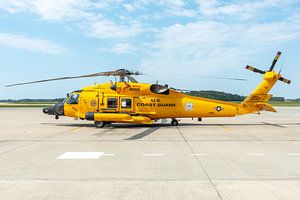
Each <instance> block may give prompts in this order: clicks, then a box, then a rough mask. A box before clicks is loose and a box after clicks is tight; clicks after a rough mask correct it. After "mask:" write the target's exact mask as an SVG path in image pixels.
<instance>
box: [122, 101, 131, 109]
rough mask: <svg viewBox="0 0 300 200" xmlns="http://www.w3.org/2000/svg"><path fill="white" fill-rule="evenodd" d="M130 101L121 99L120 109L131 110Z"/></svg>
mask: <svg viewBox="0 0 300 200" xmlns="http://www.w3.org/2000/svg"><path fill="white" fill-rule="evenodd" d="M131 105H132V99H122V103H121V107H122V108H131Z"/></svg>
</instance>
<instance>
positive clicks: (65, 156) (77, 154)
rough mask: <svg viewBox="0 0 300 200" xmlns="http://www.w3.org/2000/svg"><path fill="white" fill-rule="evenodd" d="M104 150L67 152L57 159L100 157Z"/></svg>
mask: <svg viewBox="0 0 300 200" xmlns="http://www.w3.org/2000/svg"><path fill="white" fill-rule="evenodd" d="M103 154H104V152H65V153H63V154H62V155H60V156H58V157H57V158H56V159H59V160H64V159H99V158H100V157H101V156H102V155H103Z"/></svg>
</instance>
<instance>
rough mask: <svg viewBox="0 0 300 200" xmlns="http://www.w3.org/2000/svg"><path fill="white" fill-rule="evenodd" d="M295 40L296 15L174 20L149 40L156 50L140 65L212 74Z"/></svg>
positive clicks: (299, 34) (299, 23)
mask: <svg viewBox="0 0 300 200" xmlns="http://www.w3.org/2000/svg"><path fill="white" fill-rule="evenodd" d="M296 40H300V17H299V16H295V17H291V18H288V19H284V20H283V21H280V22H273V23H260V24H257V23H251V22H249V23H224V22H216V21H206V22H201V21H200V22H195V23H188V24H186V25H181V24H176V25H172V26H169V27H167V28H164V29H163V30H162V31H161V33H160V34H159V35H158V38H157V41H156V42H154V43H153V44H150V47H152V48H154V49H155V50H156V51H155V50H154V51H151V52H150V56H149V58H147V59H145V60H144V61H143V64H142V66H141V67H142V70H143V71H146V72H149V74H153V73H155V72H159V73H160V74H166V73H167V74H169V75H171V74H172V73H178V72H180V74H201V73H204V74H210V73H212V74H213V73H215V72H217V71H218V72H220V71H222V70H224V71H225V69H226V70H229V69H236V68H238V67H240V65H241V64H248V63H245V62H246V60H249V58H250V57H251V55H253V54H257V53H258V52H266V51H269V50H275V51H276V50H278V49H277V47H278V46H280V45H281V44H283V43H287V42H290V41H296ZM162 66H163V67H162ZM220 67H222V68H220ZM183 69H184V70H183Z"/></svg>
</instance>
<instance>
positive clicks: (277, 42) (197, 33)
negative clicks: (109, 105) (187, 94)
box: [0, 0, 300, 99]
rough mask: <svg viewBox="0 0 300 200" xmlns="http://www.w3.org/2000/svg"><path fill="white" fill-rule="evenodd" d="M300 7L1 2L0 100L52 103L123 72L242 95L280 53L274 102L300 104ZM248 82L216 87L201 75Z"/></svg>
mask: <svg viewBox="0 0 300 200" xmlns="http://www.w3.org/2000/svg"><path fill="white" fill-rule="evenodd" d="M299 1H300V0H244V1H240V0H226V1H219V0H194V1H184V0H132V1H125V0H101V1H97V0H0V55H1V56H0V58H1V59H0V70H1V71H0V99H21V98H57V97H64V96H65V95H66V93H68V92H71V91H74V90H77V89H81V88H82V87H84V86H86V85H91V84H94V83H101V82H107V81H109V80H114V79H113V78H112V77H97V78H87V79H77V80H65V81H56V82H47V83H39V84H33V85H24V86H18V87H11V88H5V87H4V85H7V84H12V83H18V82H24V81H32V80H39V79H47V78H55V77H61V76H76V75H84V74H90V73H96V72H102V71H110V70H116V69H120V68H126V69H130V70H138V71H140V72H142V73H144V74H145V75H143V76H138V77H136V78H137V79H138V80H139V81H140V82H146V83H155V82H156V81H158V82H159V83H160V84H168V85H169V86H171V87H174V88H184V89H191V90H218V91H225V92H231V93H236V94H240V95H248V94H249V93H250V92H251V91H252V90H253V89H254V88H255V87H256V86H257V85H258V84H259V83H260V81H261V80H262V76H261V75H260V74H255V73H252V72H250V71H248V70H245V66H246V65H247V64H248V65H252V66H255V67H257V68H259V69H262V70H267V69H268V68H269V67H270V65H271V63H272V60H273V59H274V56H275V55H276V53H277V51H278V50H280V51H282V56H281V58H280V59H279V61H278V63H277V65H276V67H275V70H277V71H279V70H280V69H281V68H282V70H281V74H282V75H283V76H284V77H285V78H288V79H291V80H292V84H291V85H287V84H284V83H282V82H278V83H277V84H276V86H275V87H274V88H273V90H272V91H271V93H272V94H273V95H274V96H284V97H286V98H299V97H300V80H299V75H300V68H299V63H300V62H299V61H300V54H299V50H300V48H299V47H300V2H299ZM203 75H204V76H224V77H236V78H245V79H247V81H244V82H243V81H230V80H215V79H209V78H203V77H201V76H203Z"/></svg>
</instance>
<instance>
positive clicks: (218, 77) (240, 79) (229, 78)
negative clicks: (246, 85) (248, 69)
mask: <svg viewBox="0 0 300 200" xmlns="http://www.w3.org/2000/svg"><path fill="white" fill-rule="evenodd" d="M200 77H202V78H212V79H223V80H231V81H247V79H244V78H231V77H221V76H203V75H200Z"/></svg>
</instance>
